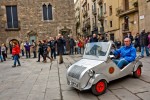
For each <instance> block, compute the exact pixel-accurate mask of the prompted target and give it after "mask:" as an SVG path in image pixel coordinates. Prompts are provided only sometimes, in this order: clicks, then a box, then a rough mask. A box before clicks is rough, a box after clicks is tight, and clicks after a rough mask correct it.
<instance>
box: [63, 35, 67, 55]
mask: <svg viewBox="0 0 150 100" xmlns="http://www.w3.org/2000/svg"><path fill="white" fill-rule="evenodd" d="M62 40H63V45H64V53H63V54H66V40H65V39H64V37H63V36H62Z"/></svg>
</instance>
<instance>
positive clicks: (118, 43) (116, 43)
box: [114, 39, 121, 49]
mask: <svg viewBox="0 0 150 100" xmlns="http://www.w3.org/2000/svg"><path fill="white" fill-rule="evenodd" d="M114 43H115V45H116V47H117V49H119V48H120V47H121V41H119V39H117V40H116V41H115V42H114Z"/></svg>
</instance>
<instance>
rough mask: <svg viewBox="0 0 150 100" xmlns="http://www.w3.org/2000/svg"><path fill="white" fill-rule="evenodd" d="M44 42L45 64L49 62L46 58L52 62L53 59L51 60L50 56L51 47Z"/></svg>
mask: <svg viewBox="0 0 150 100" xmlns="http://www.w3.org/2000/svg"><path fill="white" fill-rule="evenodd" d="M43 42H44V44H43V57H44V60H43V62H44V63H46V62H47V60H46V58H49V59H50V61H51V62H52V58H50V57H49V55H48V54H49V52H50V47H49V46H48V44H47V41H46V40H44V41H43Z"/></svg>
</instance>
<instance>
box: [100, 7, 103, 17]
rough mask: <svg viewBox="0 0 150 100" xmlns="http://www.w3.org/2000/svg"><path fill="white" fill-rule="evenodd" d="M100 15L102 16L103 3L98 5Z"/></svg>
mask: <svg viewBox="0 0 150 100" xmlns="http://www.w3.org/2000/svg"><path fill="white" fill-rule="evenodd" d="M100 15H101V16H103V5H100Z"/></svg>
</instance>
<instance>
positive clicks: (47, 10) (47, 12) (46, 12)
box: [43, 4, 53, 20]
mask: <svg viewBox="0 0 150 100" xmlns="http://www.w3.org/2000/svg"><path fill="white" fill-rule="evenodd" d="M52 16H53V15H52V5H51V4H49V5H48V6H47V5H45V4H44V5H43V20H53V17H52Z"/></svg>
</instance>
